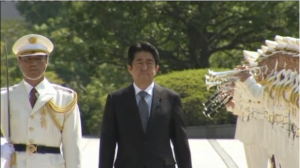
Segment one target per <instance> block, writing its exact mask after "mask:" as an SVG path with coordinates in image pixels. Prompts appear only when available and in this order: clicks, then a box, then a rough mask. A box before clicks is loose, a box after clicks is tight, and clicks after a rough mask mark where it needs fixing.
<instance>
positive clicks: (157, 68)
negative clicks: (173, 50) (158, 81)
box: [155, 65, 159, 73]
mask: <svg viewBox="0 0 300 168" xmlns="http://www.w3.org/2000/svg"><path fill="white" fill-rule="evenodd" d="M158 70H159V65H156V67H155V71H156V73H157V72H158Z"/></svg>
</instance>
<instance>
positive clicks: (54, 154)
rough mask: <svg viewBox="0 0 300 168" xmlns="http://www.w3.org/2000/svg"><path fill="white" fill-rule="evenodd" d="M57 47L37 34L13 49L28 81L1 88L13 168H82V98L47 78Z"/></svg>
mask: <svg viewBox="0 0 300 168" xmlns="http://www.w3.org/2000/svg"><path fill="white" fill-rule="evenodd" d="M53 48H54V46H53V44H52V42H51V41H50V40H49V39H48V38H46V37H44V36H41V35H37V34H29V35H26V36H23V37H21V38H20V39H18V40H17V41H16V42H15V44H14V45H13V53H14V54H15V55H16V56H17V61H18V65H19V68H20V70H21V72H22V74H23V76H24V78H23V80H22V81H21V82H20V83H19V84H17V85H14V86H11V87H9V89H7V88H2V89H1V128H2V129H1V130H2V133H3V135H4V137H5V138H6V139H8V141H9V142H10V144H11V146H13V148H12V150H13V151H12V153H13V154H12V155H11V158H10V165H11V167H12V168H81V151H80V149H81V148H80V144H81V139H82V132H81V119H80V111H79V108H78V105H77V94H76V92H74V91H73V90H71V89H68V88H65V87H62V86H60V85H56V84H52V83H50V82H49V81H48V80H47V79H46V78H45V77H44V72H45V70H46V68H47V65H48V61H49V56H50V53H51V52H52V50H53ZM8 90H9V92H8ZM7 93H9V101H8V99H7ZM8 103H9V105H10V110H8ZM8 115H10V117H8ZM8 119H10V122H8ZM9 123H10V125H9ZM9 131H10V135H9V134H8V133H9ZM4 152H5V151H4ZM8 152H10V151H8ZM2 153H3V151H2V149H1V157H2Z"/></svg>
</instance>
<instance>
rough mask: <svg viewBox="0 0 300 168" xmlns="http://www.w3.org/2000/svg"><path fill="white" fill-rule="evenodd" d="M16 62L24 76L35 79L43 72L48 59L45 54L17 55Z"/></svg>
mask: <svg viewBox="0 0 300 168" xmlns="http://www.w3.org/2000/svg"><path fill="white" fill-rule="evenodd" d="M18 63H19V67H20V69H21V70H22V71H23V74H24V75H25V76H26V77H28V78H31V79H36V78H39V77H40V76H41V75H42V74H43V73H44V72H45V70H46V68H47V64H48V60H47V56H44V55H37V56H26V57H19V59H18Z"/></svg>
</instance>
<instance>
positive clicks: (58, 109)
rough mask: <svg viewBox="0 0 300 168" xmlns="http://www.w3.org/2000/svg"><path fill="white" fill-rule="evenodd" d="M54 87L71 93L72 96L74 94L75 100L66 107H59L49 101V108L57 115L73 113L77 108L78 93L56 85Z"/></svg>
mask: <svg viewBox="0 0 300 168" xmlns="http://www.w3.org/2000/svg"><path fill="white" fill-rule="evenodd" d="M52 86H53V87H54V88H55V89H58V90H63V91H66V92H69V93H70V94H72V96H73V100H72V101H71V102H70V103H68V104H67V105H66V106H64V107H60V106H57V105H56V104H55V103H54V102H53V101H49V102H48V103H47V106H48V107H50V109H52V110H53V111H54V112H57V113H66V112H69V111H71V110H72V109H73V108H75V106H76V104H77V93H76V92H75V91H73V90H72V89H69V88H66V87H63V86H59V85H56V84H52Z"/></svg>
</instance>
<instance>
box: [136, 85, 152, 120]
mask: <svg viewBox="0 0 300 168" xmlns="http://www.w3.org/2000/svg"><path fill="white" fill-rule="evenodd" d="M133 87H134V90H135V99H136V102H137V104H138V103H139V101H140V96H139V95H138V94H139V92H140V91H142V90H141V89H140V88H139V87H138V86H137V85H136V84H135V83H133ZM153 88H154V82H152V83H151V84H150V85H149V86H148V87H147V88H146V89H145V90H144V91H145V92H147V93H148V94H147V96H146V97H145V100H146V102H147V104H148V116H150V112H151V106H152V97H153Z"/></svg>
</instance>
